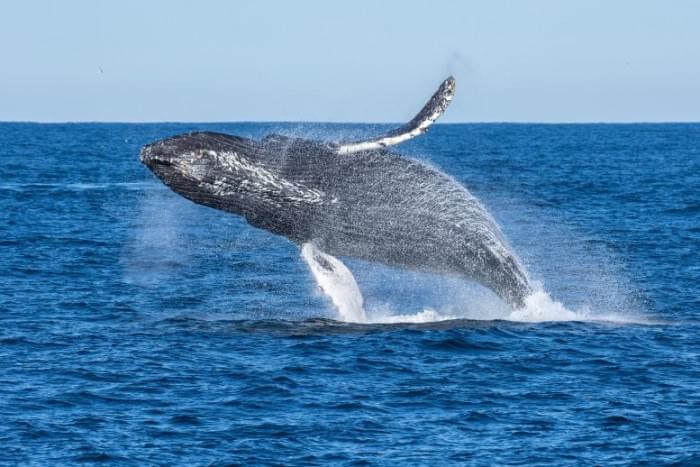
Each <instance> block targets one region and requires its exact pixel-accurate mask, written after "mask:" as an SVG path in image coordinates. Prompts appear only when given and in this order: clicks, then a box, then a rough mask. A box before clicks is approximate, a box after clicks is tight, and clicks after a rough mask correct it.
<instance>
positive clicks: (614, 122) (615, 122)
mask: <svg viewBox="0 0 700 467" xmlns="http://www.w3.org/2000/svg"><path fill="white" fill-rule="evenodd" d="M8 123H14V124H17V123H21V124H33V125H81V124H82V125H85V124H87V125H91V124H92V125H100V124H116V125H118V124H122V125H158V124H160V125H162V124H178V125H191V124H205V125H212V124H232V123H242V124H285V125H288V124H331V125H403V124H405V122H390V121H384V122H365V121H340V120H337V121H336V120H200V121H197V120H0V124H8ZM678 124H700V120H590V121H566V120H562V121H546V120H545V121H535V120H473V121H461V122H436V123H434V124H433V125H432V126H438V125H678Z"/></svg>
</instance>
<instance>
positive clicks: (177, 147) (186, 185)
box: [141, 77, 531, 308]
mask: <svg viewBox="0 0 700 467" xmlns="http://www.w3.org/2000/svg"><path fill="white" fill-rule="evenodd" d="M454 91H455V81H454V79H453V78H452V77H450V78H448V79H447V80H445V81H444V82H443V83H442V84H441V85H440V87H439V88H438V90H437V91H436V92H435V93H434V94H433V96H432V97H431V98H430V100H429V101H428V102H427V103H426V104H425V106H424V107H423V108H422V109H421V111H420V112H419V113H418V114H417V115H416V116H415V117H414V118H413V119H412V120H411V121H410V122H408V123H407V124H405V125H403V126H402V127H400V128H397V129H395V130H392V131H390V132H388V133H386V134H384V135H382V136H379V137H377V138H373V139H368V140H363V141H356V142H345V143H343V142H341V143H336V142H327V141H316V140H308V139H301V138H290V137H287V136H282V135H277V134H273V135H269V136H267V137H265V138H263V139H261V140H254V139H248V138H242V137H239V136H232V135H227V134H221V133H213V132H194V133H187V134H182V135H178V136H173V137H170V138H166V139H163V140H160V141H156V142H154V143H151V144H147V145H146V146H144V147H143V149H142V150H141V160H142V162H143V163H144V164H146V165H147V166H148V168H149V169H150V170H151V171H152V172H153V173H154V174H155V175H157V176H158V177H159V178H160V179H161V180H162V181H163V183H165V184H166V185H167V186H168V187H170V188H171V189H172V190H173V191H175V192H176V193H178V194H180V195H182V196H184V197H185V198H187V199H189V200H191V201H194V202H195V203H198V204H203V205H205V206H210V207H212V208H215V209H220V210H222V211H227V212H230V213H234V214H238V215H240V216H243V217H244V218H245V219H246V220H247V221H248V223H250V224H251V225H253V226H255V227H258V228H261V229H265V230H267V231H269V232H272V233H275V234H278V235H281V236H284V237H286V238H288V239H290V240H291V241H293V242H295V243H297V244H299V245H302V246H304V254H303V256H304V258H305V259H307V261H309V262H314V263H315V266H317V267H318V266H320V267H321V268H325V269H326V270H328V271H329V272H331V273H333V271H334V270H337V269H339V268H342V269H343V270H344V271H347V268H345V266H344V265H343V264H342V263H341V262H340V260H339V259H338V258H337V257H355V258H360V259H363V260H367V261H373V262H380V263H384V264H388V265H391V266H398V267H402V268H408V269H413V270H420V271H427V272H433V273H439V274H453V275H459V276H462V277H464V278H466V279H470V280H474V281H476V282H478V283H480V284H482V285H484V286H486V287H488V288H490V289H492V290H493V291H494V292H495V293H496V294H497V295H498V296H500V297H501V298H502V299H503V300H504V301H506V302H507V303H508V304H510V305H511V306H512V307H514V308H515V307H520V306H522V305H523V303H524V299H525V297H526V296H527V295H528V294H529V293H530V291H531V287H530V285H529V281H528V277H527V274H526V272H525V269H524V268H523V267H522V266H521V264H520V262H519V261H518V259H517V258H516V257H515V255H514V254H513V253H512V252H511V250H510V248H509V247H508V246H507V243H506V242H505V240H504V238H503V235H502V234H501V232H500V230H499V228H498V226H497V224H496V222H495V221H494V220H493V219H492V217H491V216H490V215H489V213H488V212H487V211H486V209H485V208H484V207H483V206H482V204H481V203H480V202H479V200H478V199H477V198H476V197H474V196H473V195H472V194H471V193H470V192H469V191H467V189H465V188H464V187H463V186H462V185H460V184H459V183H458V182H456V181H455V180H454V179H452V178H450V177H449V176H447V175H445V174H444V173H442V172H440V171H439V170H437V169H435V168H433V167H430V166H428V165H426V164H424V163H422V162H420V161H417V160H415V159H412V158H409V157H405V156H402V155H399V154H396V153H392V152H389V151H388V150H387V149H386V148H387V147H389V146H393V145H396V144H398V143H401V142H403V141H406V140H408V139H410V138H413V137H415V136H417V135H420V134H422V133H424V132H426V131H427V129H428V127H429V126H430V125H431V124H432V123H433V122H435V120H437V119H438V117H439V116H440V115H441V114H442V113H443V112H444V111H445V109H446V108H447V106H448V104H449V103H450V101H451V100H452V98H453V96H454ZM310 265H311V264H310ZM350 278H351V279H352V276H350ZM353 286H355V285H354V281H353Z"/></svg>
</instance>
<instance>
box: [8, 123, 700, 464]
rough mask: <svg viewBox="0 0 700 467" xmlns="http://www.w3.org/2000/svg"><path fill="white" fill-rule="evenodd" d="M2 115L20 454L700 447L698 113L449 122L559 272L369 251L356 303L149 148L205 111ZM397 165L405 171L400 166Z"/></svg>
mask: <svg viewBox="0 0 700 467" xmlns="http://www.w3.org/2000/svg"><path fill="white" fill-rule="evenodd" d="M386 128H388V127H386V126H382V125H340V124H335V125H331V124H292V123H288V124H274V123H269V124H268V123H266V124H257V123H240V124H50V125H49V124H46V125H44V124H29V123H26V124H25V123H3V124H0V320H1V325H0V464H4V465H12V464H29V465H32V464H33V465H64V464H69V465H73V464H78V463H88V464H92V463H110V464H115V465H172V464H182V465H225V464H246V465H248V464H254V465H256V464H280V465H282V464H302V465H317V464H340V465H383V464H385V465H395V464H408V465H440V464H471V465H581V464H584V465H588V464H597V465H643V464H646V465H700V427H699V424H700V253H699V251H700V144H699V143H700V125H698V124H663V125H655V124H639V125H637V124H635V125H511V124H474V125H471V124H469V125H437V126H436V127H435V128H434V129H433V130H431V132H430V133H429V134H428V135H426V136H424V137H421V138H418V139H416V140H414V141H412V142H409V143H407V144H405V145H403V146H401V147H400V148H399V149H400V151H401V152H402V153H404V154H406V155H410V156H411V157H415V158H418V159H420V160H422V161H424V162H426V163H428V164H432V165H434V166H436V167H439V168H440V169H441V170H443V171H445V172H446V173H448V174H450V175H451V176H453V177H454V178H455V179H457V180H458V181H460V182H461V183H463V184H464V185H465V186H466V187H467V188H468V189H469V190H470V191H471V192H472V193H474V194H475V195H476V196H478V197H479V198H480V199H481V200H482V201H483V203H484V204H485V205H486V206H487V207H488V209H489V211H490V212H491V213H492V214H493V216H494V217H495V218H496V219H497V221H498V222H499V224H500V225H501V227H502V230H503V232H504V234H505V236H506V237H507V238H508V240H509V242H510V244H511V245H512V247H513V249H514V251H515V252H516V253H517V254H518V256H519V257H520V258H521V259H522V261H523V262H524V263H525V264H526V265H527V268H528V271H529V272H530V274H531V275H532V277H534V278H535V279H536V280H537V281H538V283H539V284H540V287H541V289H542V290H543V292H542V293H541V295H540V297H539V299H538V300H535V301H533V303H530V304H529V306H528V307H527V309H526V310H520V311H516V312H512V311H511V310H508V309H507V308H506V307H504V306H503V305H502V304H500V303H499V302H498V300H497V299H495V298H494V296H493V295H492V294H490V292H488V291H486V290H485V289H482V288H480V287H478V286H475V285H473V284H469V283H468V282H466V281H460V280H457V279H446V278H441V277H437V276H430V275H425V274H416V273H411V272H406V271H400V270H393V269H389V268H386V267H383V266H378V265H372V264H367V263H362V262H359V261H352V260H348V261H347V264H348V266H349V267H350V268H351V269H352V270H353V272H354V273H355V276H356V279H357V281H358V283H359V286H360V288H361V290H362V293H363V295H364V298H365V304H366V305H365V308H366V310H367V313H368V315H369V316H370V320H369V321H370V322H366V323H347V322H341V321H339V320H338V315H337V313H336V311H335V309H334V308H333V305H332V304H331V303H330V302H329V301H328V300H327V298H325V297H324V296H323V295H322V294H320V293H319V291H318V289H317V287H316V285H315V282H314V278H313V277H312V275H311V273H310V272H309V270H308V268H307V266H306V265H305V263H304V262H303V261H302V260H301V258H300V254H299V249H298V247H297V246H296V245H293V244H291V243H289V242H288V241H287V240H285V239H283V238H279V237H275V236H273V235H271V234H268V233H266V232H263V231H259V230H256V229H254V228H252V227H250V226H248V225H247V224H246V223H245V222H244V221H243V220H242V219H240V218H237V217H235V216H232V215H229V214H226V213H222V212H218V211H215V210H212V209H209V208H205V207H201V206H197V205H194V204H192V203H190V202H189V201H186V200H184V199H182V198H180V197H179V196H177V195H176V194H174V193H172V192H171V191H169V190H168V189H167V188H166V187H165V186H163V185H162V184H161V183H160V182H159V181H158V180H157V179H155V178H154V177H153V176H152V175H151V174H150V172H149V171H148V170H147V169H146V168H145V167H143V166H142V165H141V164H140V162H139V160H138V152H139V149H140V147H141V146H142V145H143V144H145V143H147V142H150V141H152V140H155V139H158V138H161V137H165V136H170V135H173V134H177V133H181V132H185V131H190V130H201V129H208V130H217V131H224V132H228V133H233V134H239V135H244V136H250V137H261V136H263V135H265V134H267V133H270V132H281V133H285V134H290V135H295V136H309V137H314V138H328V139H342V138H347V137H352V136H358V135H370V134H375V133H378V132H381V131H383V130H384V129H386ZM387 182H388V183H390V182H391V181H390V180H388V181H387Z"/></svg>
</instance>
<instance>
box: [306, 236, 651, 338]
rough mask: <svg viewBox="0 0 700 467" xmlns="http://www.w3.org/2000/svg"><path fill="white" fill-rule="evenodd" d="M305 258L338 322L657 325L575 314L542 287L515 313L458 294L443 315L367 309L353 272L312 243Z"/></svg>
mask: <svg viewBox="0 0 700 467" xmlns="http://www.w3.org/2000/svg"><path fill="white" fill-rule="evenodd" d="M302 257H303V258H304V259H305V260H306V262H307V263H308V265H309V268H310V270H311V272H312V274H313V276H314V278H315V280H316V283H317V285H318V287H319V288H320V289H321V290H322V291H323V292H324V293H325V294H326V295H327V296H328V298H330V300H331V302H332V303H333V305H334V307H335V308H336V310H337V313H338V319H339V320H341V321H346V322H353V323H367V324H375V323H386V324H396V323H431V322H437V321H446V320H454V319H470V320H484V321H490V320H504V321H514V322H528V323H540V322H557V321H585V322H608V323H618V324H627V323H629V324H633V323H636V324H654V323H657V321H654V320H651V319H648V318H646V317H644V316H640V315H635V314H632V313H629V312H617V311H599V312H596V311H593V310H591V309H590V308H589V307H586V306H582V307H580V308H576V309H570V308H568V307H567V306H566V305H564V304H563V303H561V302H560V301H557V300H555V299H554V298H552V297H551V295H550V294H549V293H547V291H545V289H544V287H543V286H542V284H540V283H536V284H535V290H534V292H533V293H532V294H530V295H529V296H528V297H526V298H525V305H524V306H523V307H521V308H518V309H516V310H511V309H510V308H509V307H507V306H506V305H505V304H503V303H499V302H498V301H496V300H493V297H490V296H489V295H488V294H487V295H483V294H478V293H475V294H473V295H471V296H470V294H468V293H467V294H459V295H457V296H455V299H457V300H459V302H460V303H452V304H450V305H449V307H446V308H445V309H443V310H436V309H433V308H424V309H422V310H419V311H416V312H414V313H406V312H397V311H396V310H394V309H392V307H391V306H390V305H386V304H385V305H382V306H378V307H376V308H370V309H365V308H364V297H363V296H362V292H361V291H360V288H359V286H358V285H357V283H356V281H355V279H354V277H353V275H352V273H351V272H350V270H349V269H348V268H347V267H345V265H343V263H341V262H340V261H339V260H338V259H336V258H334V257H332V256H330V255H326V254H324V253H323V252H321V251H319V250H318V249H316V248H315V247H314V246H313V245H311V244H306V245H304V247H303V248H302Z"/></svg>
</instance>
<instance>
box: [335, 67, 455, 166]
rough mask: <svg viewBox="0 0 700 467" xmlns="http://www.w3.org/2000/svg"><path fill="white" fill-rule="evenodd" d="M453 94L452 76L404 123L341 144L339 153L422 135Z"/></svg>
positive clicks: (366, 148) (367, 148)
mask: <svg viewBox="0 0 700 467" xmlns="http://www.w3.org/2000/svg"><path fill="white" fill-rule="evenodd" d="M454 94H455V80H454V78H452V77H449V78H447V79H446V80H445V81H443V82H442V84H441V85H440V87H439V88H438V89H437V91H435V94H433V95H432V97H431V98H430V99H429V100H428V102H427V103H426V104H425V105H424V106H423V108H422V109H421V110H420V112H418V114H417V115H416V116H415V117H413V119H412V120H411V121H410V122H408V123H407V124H406V125H404V126H402V127H400V128H397V129H395V130H392V131H390V132H389V133H387V134H386V135H385V136H380V137H377V138H373V139H370V140H366V141H357V142H352V143H346V144H341V145H340V146H339V147H338V153H339V154H352V153H354V152H360V151H372V150H377V149H382V148H385V147H387V146H393V145H395V144H400V143H403V142H404V141H408V140H409V139H411V138H415V137H416V136H419V135H422V134H423V133H425V132H426V131H428V127H430V125H432V124H433V123H435V121H436V120H437V119H438V118H440V115H442V114H443V113H444V112H445V109H447V106H448V105H450V102H452V99H453V98H454Z"/></svg>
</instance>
